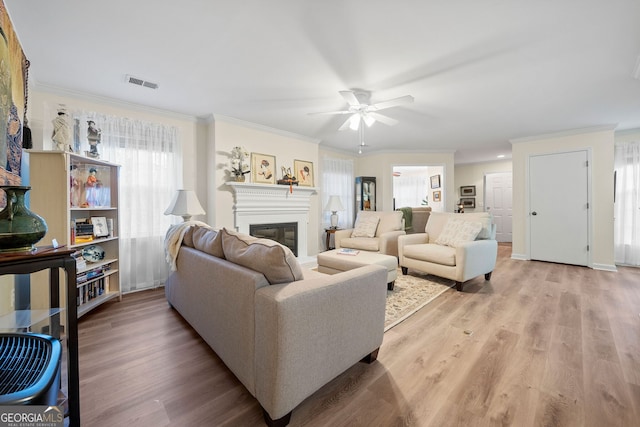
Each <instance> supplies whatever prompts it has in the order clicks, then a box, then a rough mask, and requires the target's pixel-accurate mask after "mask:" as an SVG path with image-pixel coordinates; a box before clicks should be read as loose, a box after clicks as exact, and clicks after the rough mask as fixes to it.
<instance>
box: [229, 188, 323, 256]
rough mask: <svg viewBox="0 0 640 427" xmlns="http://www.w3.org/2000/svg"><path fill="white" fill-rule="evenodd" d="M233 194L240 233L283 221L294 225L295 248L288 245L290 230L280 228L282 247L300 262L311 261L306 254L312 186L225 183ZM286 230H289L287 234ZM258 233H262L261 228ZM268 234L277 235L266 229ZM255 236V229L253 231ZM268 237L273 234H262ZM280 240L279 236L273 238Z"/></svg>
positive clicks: (236, 220) (313, 191) (314, 192)
mask: <svg viewBox="0 0 640 427" xmlns="http://www.w3.org/2000/svg"><path fill="white" fill-rule="evenodd" d="M227 185H228V186H229V188H230V189H231V191H232V192H233V194H234V196H235V203H234V205H233V211H234V218H235V227H236V230H238V231H239V232H241V233H245V234H254V232H253V231H252V229H251V227H255V226H260V227H262V226H265V225H266V226H269V227H267V228H272V226H273V225H278V226H280V225H282V224H286V225H289V224H295V228H296V231H295V250H294V249H293V248H291V246H290V245H289V244H288V243H290V240H291V236H292V234H291V231H290V230H285V231H282V235H283V236H284V240H285V242H284V243H283V242H281V241H280V243H282V244H284V245H285V246H288V247H289V248H291V250H292V251H293V253H294V254H296V257H298V259H299V260H300V262H301V263H304V262H310V261H312V260H313V257H310V256H309V255H308V246H309V243H308V234H309V209H310V206H311V196H312V195H314V194H316V189H315V188H313V187H293V189H290V188H289V186H288V185H269V184H255V183H245V182H233V181H232V182H227ZM287 231H289V232H288V233H287ZM260 233H261V234H260V235H261V236H263V235H264V234H266V233H264V232H263V231H262V230H261V231H260ZM269 233H270V235H275V234H277V233H276V232H275V231H269ZM255 235H257V232H256V233H255ZM264 237H267V238H269V239H271V238H272V237H270V236H266V235H265V236H264ZM274 240H277V241H279V240H278V239H274Z"/></svg>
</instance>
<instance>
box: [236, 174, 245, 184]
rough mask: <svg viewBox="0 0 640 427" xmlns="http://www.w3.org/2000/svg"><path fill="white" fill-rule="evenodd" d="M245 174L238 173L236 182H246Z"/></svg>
mask: <svg viewBox="0 0 640 427" xmlns="http://www.w3.org/2000/svg"><path fill="white" fill-rule="evenodd" d="M244 178H245V177H244V175H236V182H244Z"/></svg>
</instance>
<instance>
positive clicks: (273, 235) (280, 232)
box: [249, 222, 298, 256]
mask: <svg viewBox="0 0 640 427" xmlns="http://www.w3.org/2000/svg"><path fill="white" fill-rule="evenodd" d="M249 234H251V235H252V236H254V237H260V238H262V239H271V240H275V241H276V242H278V243H280V244H281V245H284V246H286V247H288V248H289V249H291V252H293V254H294V255H295V256H298V223H297V222H281V223H277V224H250V225H249Z"/></svg>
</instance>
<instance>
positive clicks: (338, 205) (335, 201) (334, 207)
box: [324, 196, 344, 228]
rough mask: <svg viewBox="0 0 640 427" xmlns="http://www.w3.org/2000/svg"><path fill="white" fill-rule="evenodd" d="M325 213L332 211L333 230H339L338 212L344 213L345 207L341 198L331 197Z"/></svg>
mask: <svg viewBox="0 0 640 427" xmlns="http://www.w3.org/2000/svg"><path fill="white" fill-rule="evenodd" d="M324 210H325V211H331V228H338V213H337V212H338V211H343V210H344V207H343V206H342V202H341V201H340V197H339V196H329V201H328V202H327V206H325V208H324Z"/></svg>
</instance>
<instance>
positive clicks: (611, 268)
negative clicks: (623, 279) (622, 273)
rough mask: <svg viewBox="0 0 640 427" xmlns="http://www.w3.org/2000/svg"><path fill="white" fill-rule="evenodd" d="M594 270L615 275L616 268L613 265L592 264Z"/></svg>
mask: <svg viewBox="0 0 640 427" xmlns="http://www.w3.org/2000/svg"><path fill="white" fill-rule="evenodd" d="M593 269H594V270H602V271H612V272H614V273H616V272H617V271H618V267H616V266H615V264H596V263H594V264H593Z"/></svg>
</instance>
